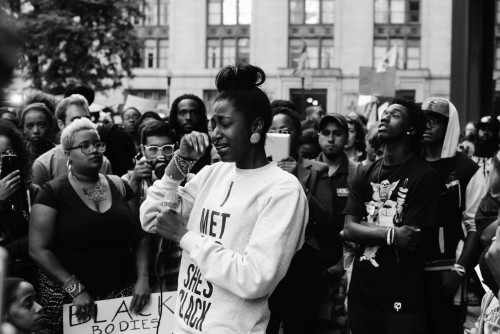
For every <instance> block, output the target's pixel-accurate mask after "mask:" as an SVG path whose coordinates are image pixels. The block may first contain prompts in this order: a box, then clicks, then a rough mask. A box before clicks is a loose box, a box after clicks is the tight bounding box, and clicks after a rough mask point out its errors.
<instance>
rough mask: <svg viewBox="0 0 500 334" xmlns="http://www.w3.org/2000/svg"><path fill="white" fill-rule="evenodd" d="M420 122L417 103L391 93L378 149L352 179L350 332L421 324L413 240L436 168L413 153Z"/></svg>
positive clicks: (419, 232) (432, 206)
mask: <svg viewBox="0 0 500 334" xmlns="http://www.w3.org/2000/svg"><path fill="white" fill-rule="evenodd" d="M424 130H425V118H424V116H423V114H422V111H421V110H420V108H419V107H418V106H417V105H416V104H415V103H414V102H413V101H409V100H406V99H401V98H394V100H393V101H392V102H391V104H390V105H389V107H388V108H387V110H386V111H384V113H383V115H382V118H381V120H380V125H379V138H380V139H381V141H382V142H383V143H384V144H385V147H384V157H383V158H382V159H380V160H378V161H375V162H374V163H373V164H372V165H370V166H367V167H362V168H361V170H360V172H359V173H358V174H357V176H356V178H355V180H354V182H353V185H352V188H351V192H350V194H349V199H348V203H347V207H346V210H345V214H346V218H345V227H344V237H345V238H346V239H347V240H348V241H352V242H355V243H357V244H358V245H359V247H358V250H357V253H356V256H355V259H354V261H353V267H352V278H351V281H350V286H349V292H348V298H349V300H348V315H349V324H350V329H351V332H352V334H358V333H363V334H364V333H391V334H392V333H394V334H396V333H405V334H412V333H420V332H421V330H422V329H423V328H422V327H423V326H424V324H423V318H424V300H423V287H422V285H423V269H424V255H425V253H424V252H425V249H424V247H423V243H422V242H420V241H421V239H422V238H425V237H426V236H427V234H428V233H429V230H432V228H433V227H434V225H435V216H436V208H437V204H438V196H439V191H440V190H441V188H440V187H439V178H438V175H437V173H436V172H435V171H434V170H433V169H432V168H431V167H430V166H429V165H428V164H427V163H426V162H425V161H424V160H423V159H421V158H420V157H419V156H418V155H417V152H420V151H421V146H420V145H421V144H420V142H421V138H422V134H423V132H424Z"/></svg>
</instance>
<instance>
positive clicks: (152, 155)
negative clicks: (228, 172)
mask: <svg viewBox="0 0 500 334" xmlns="http://www.w3.org/2000/svg"><path fill="white" fill-rule="evenodd" d="M93 99H94V94H93V92H92V90H91V89H89V88H87V87H76V88H74V89H72V90H69V91H68V92H67V93H66V95H65V97H64V98H62V99H61V100H57V99H56V98H55V97H54V96H51V95H48V94H45V93H42V92H32V93H31V94H28V95H27V96H26V98H25V100H24V105H23V106H22V107H21V108H20V109H19V110H17V111H13V110H11V109H8V108H1V109H0V157H1V156H5V155H13V156H16V157H17V158H16V160H15V161H16V170H14V171H12V172H9V173H8V174H4V173H3V172H2V167H5V166H1V165H0V172H2V174H1V178H0V222H1V223H0V246H2V247H4V248H5V249H6V250H7V252H8V254H9V275H10V276H13V277H18V278H19V279H9V280H8V281H7V287H8V291H9V292H7V295H6V296H7V300H8V302H7V305H8V307H7V309H4V311H6V312H7V313H8V319H9V320H10V321H11V322H12V323H13V324H14V325H15V326H19V328H21V326H24V327H23V329H25V330H27V331H40V330H41V329H42V328H43V329H44V330H46V331H47V332H49V333H61V332H62V305H63V304H65V303H71V302H73V303H75V305H77V316H78V317H79V319H81V320H84V319H86V318H88V317H91V316H92V315H93V312H94V309H93V302H94V300H99V299H109V298H115V297H120V296H129V295H132V296H133V299H132V304H131V309H132V310H133V311H135V312H139V311H140V310H142V309H143V308H144V307H145V305H147V303H148V302H149V295H150V292H151V291H160V290H162V291H176V290H177V289H178V276H179V268H180V263H181V255H182V249H181V247H180V245H179V243H176V242H164V239H163V238H162V237H161V236H159V235H158V234H155V233H146V232H144V230H146V231H147V228H145V227H144V222H140V220H139V209H140V206H141V204H143V202H145V200H146V199H147V198H148V189H149V188H150V187H152V186H153V184H154V183H155V181H157V180H161V179H162V177H163V176H164V174H165V170H166V168H167V166H168V164H169V162H170V161H171V160H172V158H173V156H174V153H175V152H176V151H177V150H178V149H179V146H180V143H181V140H182V138H183V137H184V136H186V135H189V134H191V133H204V134H207V135H208V137H209V138H213V133H212V131H213V130H214V128H215V126H216V123H215V120H214V119H212V118H210V119H209V118H208V115H207V111H206V107H205V104H204V102H203V101H202V100H201V99H200V98H199V97H197V96H195V95H192V94H184V95H181V96H179V97H177V98H176V99H175V100H174V101H173V103H172V106H171V108H170V114H169V115H168V117H166V116H164V115H161V114H158V113H156V112H154V111H148V110H139V109H137V108H134V107H128V108H126V109H125V110H122V111H121V113H120V120H121V122H117V124H114V123H109V122H108V123H106V124H104V123H102V122H99V119H98V118H96V117H95V116H93V115H91V113H90V111H89V105H91V104H92V102H93ZM271 107H272V122H271V123H270V124H269V131H268V132H276V133H281V134H289V135H290V138H291V150H290V154H289V157H287V158H286V159H283V160H281V161H278V162H277V165H278V167H280V168H281V169H282V170H285V171H287V172H289V173H290V174H292V175H294V176H295V177H296V179H297V180H298V182H299V183H300V184H301V186H302V188H303V189H304V191H305V193H306V195H307V203H308V209H309V210H308V211H309V217H308V219H307V228H306V230H305V242H304V245H303V246H302V247H300V249H299V250H298V251H297V252H296V253H295V255H294V256H293V259H292V260H291V264H290V267H289V268H288V271H287V273H286V275H285V277H284V278H283V279H282V280H281V281H280V283H279V284H278V285H277V287H276V288H275V290H274V292H273V293H272V294H271V296H270V299H269V309H270V312H271V316H270V321H269V325H268V327H267V333H278V332H279V331H280V327H282V328H283V330H284V333H316V332H317V331H319V330H335V331H338V332H339V333H348V332H349V330H351V331H352V333H363V332H364V333H368V332H374V333H375V332H377V333H379V332H380V333H401V332H402V331H408V332H411V333H413V332H415V333H416V331H413V329H412V328H414V327H412V326H413V325H414V324H415V323H416V322H419V321H421V323H422V326H424V327H426V328H427V331H428V332H430V333H444V332H446V333H463V324H464V320H465V313H466V308H467V305H470V304H473V303H479V301H480V300H481V298H482V296H483V294H484V291H483V290H482V288H481V286H480V284H479V279H478V278H477V275H476V274H475V272H474V270H473V268H474V267H475V266H476V265H477V264H478V263H480V264H481V263H482V264H484V265H483V266H482V269H483V268H484V271H485V272H487V273H486V275H485V276H486V277H487V278H485V280H488V283H489V284H488V285H490V287H491V289H492V291H493V293H490V294H487V295H486V297H485V301H484V303H486V304H488V305H493V304H494V303H495V300H496V293H497V292H498V284H497V283H496V282H495V277H496V276H495V272H493V274H491V273H488V270H487V266H486V264H485V263H486V262H487V261H486V256H485V255H486V253H487V251H488V249H489V247H490V244H491V243H492V238H493V236H495V234H496V233H497V226H498V220H497V215H498V214H497V213H498V206H499V205H500V204H499V202H498V196H497V195H498V194H497V193H496V192H495V191H496V187H498V186H499V185H500V182H498V175H497V174H496V171H497V169H496V168H497V167H498V166H499V165H500V161H499V160H498V158H497V157H496V155H497V152H498V149H499V145H500V139H499V138H500V137H499V135H500V122H499V120H498V119H497V118H496V117H494V116H485V117H482V118H481V119H480V120H477V121H476V122H469V123H467V124H466V125H465V127H464V129H463V131H462V129H461V128H460V126H459V121H458V112H457V110H456V109H455V107H454V106H453V104H452V103H451V102H450V101H448V100H446V99H443V98H437V97H436V98H434V97H431V98H428V99H426V100H425V101H424V102H423V103H422V104H415V103H414V102H412V101H407V100H404V99H397V98H396V99H395V100H394V101H393V102H392V103H391V104H390V105H389V107H388V108H387V110H386V111H384V112H383V113H382V115H381V117H380V120H379V121H377V122H374V123H372V124H368V123H367V120H366V118H365V117H364V116H363V115H361V114H358V113H356V112H351V113H349V114H347V115H342V114H340V113H335V112H333V110H325V109H324V108H323V107H322V106H310V107H307V108H306V109H305V110H299V109H298V108H297V107H296V106H295V105H294V104H293V103H292V102H291V101H286V100H275V101H272V103H271ZM402 110H403V111H404V112H403V111H402ZM402 114H405V115H406V116H404V115H403V116H402ZM408 115H409V116H408ZM405 117H406V118H407V119H406V118H405ZM91 119H92V121H91ZM393 122H394V124H396V125H393ZM397 122H401V124H400V123H397ZM217 124H218V123H217ZM402 129H404V130H402ZM398 131H399V132H398ZM401 131H403V132H401ZM400 132H401V133H400ZM405 136H406V137H408V138H409V139H406V138H405ZM264 137H265V136H264ZM256 140H258V141H259V140H260V137H259V139H256ZM212 144H213V143H212V142H210V144H209V145H208V147H207V149H206V150H205V151H204V154H203V155H202V156H201V157H199V158H198V159H197V160H196V162H195V163H193V165H192V166H190V167H189V173H187V175H185V179H184V180H183V181H182V185H184V184H186V183H187V182H189V180H191V179H192V178H193V177H194V175H196V174H197V173H200V172H202V170H203V168H204V167H205V166H208V165H212V164H215V163H218V162H219V161H220V160H221V158H220V156H219V154H218V152H221V151H222V152H223V151H224V149H225V148H224V147H215V145H212ZM2 161H6V160H2ZM492 171H493V172H492ZM400 181H401V182H400ZM415 189H418V191H415ZM228 196H229V195H228ZM437 203H440V204H439V206H438V205H437ZM403 213H404V215H403ZM389 221H390V222H389ZM398 222H399V223H398ZM141 223H142V225H143V228H141ZM370 224H371V226H370ZM374 226H376V227H377V228H374ZM431 227H432V229H431ZM143 229H144V230H143ZM381 240H382V241H381ZM495 245H496V244H495ZM496 247H497V248H498V246H496ZM481 254H482V256H480V255H481ZM489 258H490V259H492V258H493V257H492V255H491V256H490V257H489ZM491 261H493V260H490V262H491ZM491 263H494V262H491ZM420 285H422V286H420ZM420 287H421V289H420ZM348 290H349V293H348ZM410 290H411V291H410ZM35 291H36V293H35ZM36 294H37V295H38V297H36V296H35V295H36ZM347 296H349V298H348V299H349V301H348V302H347V301H346V297H347ZM16 298H18V299H20V298H23V299H26V298H28V299H29V300H30V303H29V306H24V307H28V308H29V309H30V310H31V312H32V313H33V316H32V317H31V320H30V321H27V320H26V321H19V320H16V319H15V317H13V316H12V315H10V314H9V312H10V311H9V310H10V307H13V306H11V305H14V304H15V303H18V302H19V301H16V300H15V299H16ZM40 305H41V306H40ZM20 307H21V306H20ZM42 307H43V312H42ZM496 307H497V309H496V311H495V312H497V314H498V301H496ZM486 309H488V311H485V312H486V313H487V312H490V314H489V316H488V314H484V313H485V312H483V314H482V315H481V316H482V318H481V319H480V320H481V321H480V323H479V326H480V327H481V326H483V327H484V328H486V327H487V326H494V325H495V324H491V323H489V322H491V321H492V320H491V319H493V316H492V315H491V312H494V311H492V309H491V307H490V308H488V307H485V310H486ZM370 310H371V311H370ZM374 310H375V311H376V312H375V311H374ZM42 313H43V318H44V321H43V322H42V321H41V320H40V319H41V318H42V316H41V314H42ZM403 315H404V317H403ZM414 316H416V317H417V318H418V317H419V316H423V317H424V318H425V321H424V320H422V319H421V318H418V319H417V318H412V317H414ZM33 319H35V320H33ZM42 324H43V326H42ZM394 324H398V325H397V326H396V325H394ZM496 326H497V327H496V328H497V329H498V326H500V324H498V323H497V324H496ZM28 327H29V328H28ZM376 328H378V329H377V330H376V331H375V329H376ZM480 330H482V329H480ZM495 333H496V332H495Z"/></svg>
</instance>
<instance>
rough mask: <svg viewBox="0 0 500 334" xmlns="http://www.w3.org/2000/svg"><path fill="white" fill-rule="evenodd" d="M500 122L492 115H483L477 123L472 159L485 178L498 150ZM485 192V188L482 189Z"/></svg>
mask: <svg viewBox="0 0 500 334" xmlns="http://www.w3.org/2000/svg"><path fill="white" fill-rule="evenodd" d="M499 130H500V122H498V120H497V119H496V117H494V116H484V117H482V118H481V120H480V121H479V124H478V125H477V135H476V141H475V143H474V146H475V151H474V156H473V157H472V160H474V162H476V163H477V164H478V165H479V167H480V168H481V170H482V171H483V174H484V176H485V178H487V177H488V174H489V172H490V170H491V163H492V158H493V156H495V154H496V153H497V151H498V145H499V143H500V140H499V139H498V132H499ZM484 192H485V193H486V190H485V191H484Z"/></svg>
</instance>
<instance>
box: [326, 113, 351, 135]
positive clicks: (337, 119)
mask: <svg viewBox="0 0 500 334" xmlns="http://www.w3.org/2000/svg"><path fill="white" fill-rule="evenodd" d="M330 122H334V123H337V124H338V125H340V127H341V128H342V129H344V130H345V131H346V132H347V131H348V129H349V127H348V126H347V119H346V118H345V117H344V116H343V115H341V114H337V113H332V114H326V115H325V116H323V118H322V119H321V121H319V130H320V131H321V130H322V129H323V128H324V127H325V126H326V125H327V124H328V123H330Z"/></svg>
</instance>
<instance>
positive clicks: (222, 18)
mask: <svg viewBox="0 0 500 334" xmlns="http://www.w3.org/2000/svg"><path fill="white" fill-rule="evenodd" d="M251 22H252V0H208V25H221V24H222V25H247V24H250V23H251Z"/></svg>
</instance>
